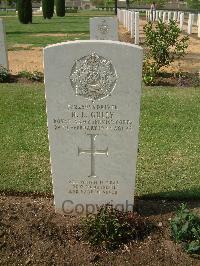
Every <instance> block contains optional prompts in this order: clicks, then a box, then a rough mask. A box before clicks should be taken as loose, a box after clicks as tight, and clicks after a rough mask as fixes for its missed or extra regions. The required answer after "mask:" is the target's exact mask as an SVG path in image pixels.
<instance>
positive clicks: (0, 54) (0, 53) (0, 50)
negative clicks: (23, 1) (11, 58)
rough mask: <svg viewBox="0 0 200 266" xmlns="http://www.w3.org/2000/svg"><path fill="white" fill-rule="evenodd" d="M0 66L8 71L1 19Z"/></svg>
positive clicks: (1, 20) (4, 35)
mask: <svg viewBox="0 0 200 266" xmlns="http://www.w3.org/2000/svg"><path fill="white" fill-rule="evenodd" d="M0 65H2V66H3V67H5V68H7V69H8V54H7V46H6V34H5V27H4V22H3V19H2V18H0Z"/></svg>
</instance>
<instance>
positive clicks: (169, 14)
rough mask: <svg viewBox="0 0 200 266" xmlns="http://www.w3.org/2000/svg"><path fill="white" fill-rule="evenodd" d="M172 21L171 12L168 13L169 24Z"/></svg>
mask: <svg viewBox="0 0 200 266" xmlns="http://www.w3.org/2000/svg"><path fill="white" fill-rule="evenodd" d="M171 19H172V12H171V11H169V12H168V17H167V22H168V23H169V22H170V20H171Z"/></svg>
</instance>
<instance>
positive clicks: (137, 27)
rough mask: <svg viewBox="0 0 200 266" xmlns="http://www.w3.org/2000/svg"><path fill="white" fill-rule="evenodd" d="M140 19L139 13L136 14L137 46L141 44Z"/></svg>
mask: <svg viewBox="0 0 200 266" xmlns="http://www.w3.org/2000/svg"><path fill="white" fill-rule="evenodd" d="M139 22H140V18H139V12H135V44H139V33H140V29H139V27H140V25H139Z"/></svg>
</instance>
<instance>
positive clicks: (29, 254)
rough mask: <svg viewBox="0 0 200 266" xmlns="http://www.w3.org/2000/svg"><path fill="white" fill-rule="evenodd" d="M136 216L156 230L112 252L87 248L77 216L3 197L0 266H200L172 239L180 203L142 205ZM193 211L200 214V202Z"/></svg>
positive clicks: (44, 201)
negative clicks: (173, 219)
mask: <svg viewBox="0 0 200 266" xmlns="http://www.w3.org/2000/svg"><path fill="white" fill-rule="evenodd" d="M135 204H136V210H137V211H138V212H139V213H140V214H141V215H142V216H143V217H146V219H147V220H148V221H150V222H152V223H153V224H154V225H155V226H156V227H155V229H154V230H153V231H152V232H151V233H150V234H149V236H146V237H145V238H144V239H143V240H142V241H136V242H135V241H132V242H131V243H128V244H126V245H123V246H121V247H120V248H119V249H117V250H115V251H113V252H111V251H106V250H104V249H100V248H94V247H91V246H90V245H89V244H88V243H86V242H84V241H83V240H82V239H81V236H80V230H78V221H79V220H80V219H76V218H75V217H73V216H62V215H59V214H55V213H54V207H53V200H52V199H51V198H42V197H34V196H32V197H31V196H30V197H26V196H24V197H20V196H4V195H1V196H0V265H59V266H60V265H87V266H88V265H120V266H123V265H154V266H156V265H159V266H161V265H163V266H171V265H181V266H189V265H195V266H199V265H200V260H199V258H198V257H196V256H191V255H188V254H187V253H185V252H184V251H183V249H182V248H181V246H180V245H178V244H175V243H174V242H173V241H172V240H171V238H170V232H169V220H170V218H171V217H173V215H174V211H175V210H176V208H177V206H179V205H180V202H178V201H166V200H139V199H136V203H135ZM188 206H189V207H190V208H191V209H194V210H195V211H198V212H200V201H194V202H191V201H190V202H189V203H188Z"/></svg>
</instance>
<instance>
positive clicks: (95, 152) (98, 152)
mask: <svg viewBox="0 0 200 266" xmlns="http://www.w3.org/2000/svg"><path fill="white" fill-rule="evenodd" d="M89 136H90V139H91V148H90V149H82V148H79V147H78V156H79V155H81V154H84V153H86V154H90V155H91V174H90V175H89V177H96V174H95V155H101V154H103V155H106V156H108V147H107V148H106V149H105V150H97V149H96V146H95V139H96V136H97V135H94V134H89Z"/></svg>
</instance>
